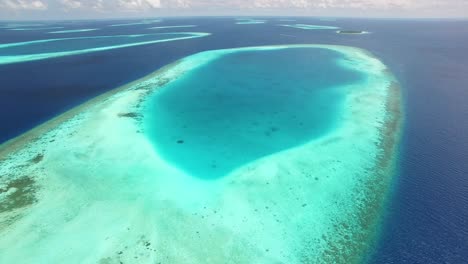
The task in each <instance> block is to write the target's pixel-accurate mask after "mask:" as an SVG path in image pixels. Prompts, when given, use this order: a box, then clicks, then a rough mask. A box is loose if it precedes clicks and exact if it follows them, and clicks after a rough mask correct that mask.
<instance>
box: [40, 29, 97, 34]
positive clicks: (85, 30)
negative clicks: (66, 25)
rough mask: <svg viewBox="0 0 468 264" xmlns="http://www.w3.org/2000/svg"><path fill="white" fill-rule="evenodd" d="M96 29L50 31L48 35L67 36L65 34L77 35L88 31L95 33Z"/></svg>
mask: <svg viewBox="0 0 468 264" xmlns="http://www.w3.org/2000/svg"><path fill="white" fill-rule="evenodd" d="M96 30H98V29H97V28H83V29H70V30H59V31H51V32H49V34H67V33H79V32H89V31H96Z"/></svg>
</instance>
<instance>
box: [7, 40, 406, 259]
mask: <svg viewBox="0 0 468 264" xmlns="http://www.w3.org/2000/svg"><path fill="white" fill-rule="evenodd" d="M399 108H400V105H399V90H398V85H397V83H396V81H395V80H394V78H393V77H392V75H391V74H390V72H389V70H388V69H387V67H386V66H385V65H384V64H382V63H381V62H380V61H379V60H378V59H376V58H374V57H373V56H372V55H371V54H369V53H367V52H366V51H364V50H361V49H357V48H352V47H345V46H331V45H285V46H264V47H248V48H237V49H227V50H214V51H206V52H202V53H197V54H194V55H191V56H189V57H186V58H183V59H181V60H179V61H177V62H174V63H173V64H171V65H168V66H166V67H165V68H163V69H161V70H159V71H157V72H155V73H153V74H150V75H148V76H147V77H145V78H143V79H140V80H137V81H135V82H132V83H129V84H127V85H125V86H123V87H120V88H118V89H115V90H114V91H111V92H109V93H106V94H103V95H101V96H99V97H97V98H95V99H93V100H91V101H89V102H87V103H85V104H83V105H81V106H79V107H77V108H75V109H72V110H70V111H69V112H66V113H64V114H62V115H60V116H58V117H56V118H54V119H52V120H50V121H49V122H46V123H45V124H43V125H41V126H39V127H37V128H35V129H33V130H31V131H29V132H27V133H25V134H23V135H22V136H20V137H18V138H16V139H13V140H11V141H9V142H7V143H5V144H3V145H1V146H0V160H1V162H2V164H1V166H0V175H8V177H2V178H0V180H1V182H0V188H1V190H2V192H1V196H0V201H1V202H2V207H1V208H0V209H1V211H0V232H1V237H0V249H1V254H0V262H1V263H135V262H139V263H158V262H163V263H207V264H208V263H210V264H211V263H213V264H217V263H265V264H267V263H292V264H293V263H298V264H299V263H361V262H362V260H363V257H364V256H365V254H366V253H367V251H368V250H369V248H371V247H372V246H373V244H374V237H375V231H376V230H377V229H378V224H379V218H380V216H381V215H382V209H383V208H382V206H383V203H384V200H385V197H386V194H387V190H388V186H389V184H390V182H391V178H392V175H393V165H394V161H395V155H394V154H395V151H396V146H397V143H398V139H399V120H400V119H399V115H400V111H399ZM18 238H20V239H18ZM25 253H27V254H25Z"/></svg>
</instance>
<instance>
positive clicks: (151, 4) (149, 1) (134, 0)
mask: <svg viewBox="0 0 468 264" xmlns="http://www.w3.org/2000/svg"><path fill="white" fill-rule="evenodd" d="M118 6H119V7H121V8H123V9H128V10H146V9H153V8H160V7H161V2H160V0H119V1H118Z"/></svg>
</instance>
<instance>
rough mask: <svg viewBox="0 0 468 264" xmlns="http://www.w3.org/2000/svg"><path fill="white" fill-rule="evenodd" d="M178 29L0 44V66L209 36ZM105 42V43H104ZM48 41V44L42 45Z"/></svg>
mask: <svg viewBox="0 0 468 264" xmlns="http://www.w3.org/2000/svg"><path fill="white" fill-rule="evenodd" d="M209 35H210V33H204V32H177V33H155V34H134V35H113V36H92V37H72V38H53V39H43V40H33V41H25V42H14V43H5V44H0V65H1V64H11V63H19V62H25V61H35V60H43V59H49V58H57V57H63V56H71V55H78V54H85V53H91V52H98V51H105V50H112V49H120V48H127V47H134V46H140V45H148V44H154V43H161V42H168V41H177V40H183V39H191V38H200V37H206V36H209ZM106 41H107V42H106ZM44 43H47V44H48V45H43V44H44Z"/></svg>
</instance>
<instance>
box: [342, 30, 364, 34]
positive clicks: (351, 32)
mask: <svg viewBox="0 0 468 264" xmlns="http://www.w3.org/2000/svg"><path fill="white" fill-rule="evenodd" d="M336 33H338V34H350V35H353V34H354V35H362V34H369V32H368V31H363V30H338V31H336Z"/></svg>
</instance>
